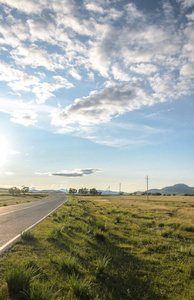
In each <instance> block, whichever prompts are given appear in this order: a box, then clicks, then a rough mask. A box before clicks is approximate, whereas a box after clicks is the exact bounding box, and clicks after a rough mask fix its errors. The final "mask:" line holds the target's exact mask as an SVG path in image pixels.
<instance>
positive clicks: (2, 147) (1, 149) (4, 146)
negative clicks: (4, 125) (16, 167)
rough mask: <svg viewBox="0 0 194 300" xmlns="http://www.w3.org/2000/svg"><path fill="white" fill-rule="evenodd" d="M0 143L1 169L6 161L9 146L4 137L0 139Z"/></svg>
mask: <svg viewBox="0 0 194 300" xmlns="http://www.w3.org/2000/svg"><path fill="white" fill-rule="evenodd" d="M0 141H1V144H0V167H2V166H3V165H4V164H5V163H6V161H7V159H8V154H9V145H8V141H7V139H6V138H5V137H4V136H1V137H0Z"/></svg>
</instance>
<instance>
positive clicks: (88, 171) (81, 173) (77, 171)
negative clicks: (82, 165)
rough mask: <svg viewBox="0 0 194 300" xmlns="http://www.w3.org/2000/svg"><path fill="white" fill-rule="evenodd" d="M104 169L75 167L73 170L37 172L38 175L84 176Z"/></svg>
mask: <svg viewBox="0 0 194 300" xmlns="http://www.w3.org/2000/svg"><path fill="white" fill-rule="evenodd" d="M101 171H102V170H100V169H92V168H88V169H75V170H73V171H66V170H65V171H60V172H46V173H41V172H35V174H36V175H43V176H44V175H48V176H62V177H82V176H84V175H91V174H93V173H96V172H101Z"/></svg>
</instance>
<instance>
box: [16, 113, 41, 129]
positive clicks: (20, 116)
mask: <svg viewBox="0 0 194 300" xmlns="http://www.w3.org/2000/svg"><path fill="white" fill-rule="evenodd" d="M11 121H12V122H14V123H18V124H22V125H24V126H26V127H27V126H29V125H35V124H36V123H37V114H36V113H35V112H34V111H30V110H29V111H15V112H14V113H13V114H12V117H11Z"/></svg>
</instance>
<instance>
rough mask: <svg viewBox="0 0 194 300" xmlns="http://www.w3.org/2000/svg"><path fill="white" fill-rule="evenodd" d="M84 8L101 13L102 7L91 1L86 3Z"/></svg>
mask: <svg viewBox="0 0 194 300" xmlns="http://www.w3.org/2000/svg"><path fill="white" fill-rule="evenodd" d="M86 8H87V10H91V11H94V12H98V13H101V14H102V13H103V8H102V7H101V6H99V5H98V4H96V3H92V2H91V3H87V4H86Z"/></svg>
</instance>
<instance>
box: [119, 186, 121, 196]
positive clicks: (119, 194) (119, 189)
mask: <svg viewBox="0 0 194 300" xmlns="http://www.w3.org/2000/svg"><path fill="white" fill-rule="evenodd" d="M120 194H121V183H119V195H120Z"/></svg>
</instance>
